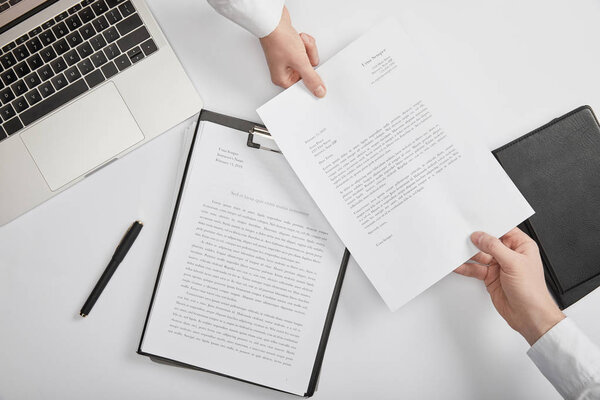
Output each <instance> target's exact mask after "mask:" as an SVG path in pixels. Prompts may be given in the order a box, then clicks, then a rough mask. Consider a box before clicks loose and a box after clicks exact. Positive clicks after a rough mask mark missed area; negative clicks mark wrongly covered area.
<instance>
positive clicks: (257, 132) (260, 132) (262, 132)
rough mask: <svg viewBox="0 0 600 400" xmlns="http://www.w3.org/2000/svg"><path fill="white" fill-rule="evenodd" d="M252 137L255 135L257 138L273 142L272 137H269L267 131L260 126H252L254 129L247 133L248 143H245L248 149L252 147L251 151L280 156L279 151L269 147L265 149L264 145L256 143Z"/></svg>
mask: <svg viewBox="0 0 600 400" xmlns="http://www.w3.org/2000/svg"><path fill="white" fill-rule="evenodd" d="M254 135H257V136H259V137H262V138H265V139H270V140H273V137H272V136H271V134H270V133H269V131H268V130H267V129H266V128H263V127H262V126H258V125H254V127H253V128H252V129H250V131H249V133H248V141H247V142H246V144H247V145H248V147H252V148H253V149H259V150H266V151H272V152H274V153H279V154H281V151H279V150H276V149H273V148H271V147H267V146H265V145H261V144H260V143H256V142H255V141H254Z"/></svg>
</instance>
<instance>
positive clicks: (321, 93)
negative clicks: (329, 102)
mask: <svg viewBox="0 0 600 400" xmlns="http://www.w3.org/2000/svg"><path fill="white" fill-rule="evenodd" d="M325 93H327V91H326V90H325V86H323V85H319V87H318V88H316V89H315V96H317V97H324V96H325Z"/></svg>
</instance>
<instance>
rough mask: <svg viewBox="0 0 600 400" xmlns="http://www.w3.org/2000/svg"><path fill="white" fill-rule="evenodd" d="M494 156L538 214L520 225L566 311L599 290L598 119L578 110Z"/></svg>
mask: <svg viewBox="0 0 600 400" xmlns="http://www.w3.org/2000/svg"><path fill="white" fill-rule="evenodd" d="M493 153H494V155H495V156H496V158H497V159H498V161H499V162H500V164H501V165H502V167H503V168H504V170H505V171H506V173H507V174H508V175H509V176H510V178H511V179H512V180H513V182H514V183H515V185H516V186H517V187H518V188H519V190H520V191H521V193H522V194H523V196H524V197H525V198H526V199H527V201H528V202H529V204H531V206H532V207H533V209H534V210H535V212H536V213H535V215H533V216H532V217H531V218H529V219H528V220H527V221H525V223H524V224H523V226H522V227H523V229H524V230H525V231H526V233H527V234H528V235H530V236H531V237H532V238H533V239H535V240H536V242H537V243H538V246H539V248H540V253H541V255H542V260H543V262H544V269H545V273H546V280H547V282H548V286H549V288H550V290H551V291H552V293H553V294H554V296H555V298H556V300H557V302H558V303H559V305H560V306H561V308H566V307H568V306H569V305H571V304H573V303H575V302H576V301H577V300H579V299H580V298H582V297H583V296H585V295H587V294H588V293H590V292H591V291H592V290H594V289H595V288H596V287H598V286H600V212H599V210H600V126H599V125H598V121H597V119H596V117H595V115H594V113H593V111H592V109H591V108H590V107H589V106H583V107H579V108H577V109H576V110H573V111H571V112H570V113H568V114H566V115H564V116H562V117H560V118H557V119H555V120H553V121H552V122H550V123H549V124H547V125H544V126H543V127H541V128H539V129H537V130H535V131H533V132H531V133H529V134H527V135H525V136H522V137H520V138H519V139H517V140H515V141H513V142H511V143H509V144H507V145H505V146H503V147H500V148H499V149H497V150H494V152H493Z"/></svg>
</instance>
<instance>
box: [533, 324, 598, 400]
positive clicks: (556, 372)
mask: <svg viewBox="0 0 600 400" xmlns="http://www.w3.org/2000/svg"><path fill="white" fill-rule="evenodd" d="M527 355H529V358H531V360H532V361H533V362H534V363H535V365H536V366H537V367H538V369H539V370H540V371H541V372H542V374H544V376H545V377H546V378H547V379H548V380H549V381H550V383H552V385H553V386H554V387H555V388H556V390H558V392H559V393H560V394H561V395H562V396H563V397H564V398H565V399H567V400H592V399H600V349H598V347H597V346H596V345H595V344H594V343H592V342H591V341H590V340H589V339H588V338H587V336H585V335H584V334H583V332H581V330H579V328H578V327H577V326H576V325H575V323H574V322H573V321H571V320H570V319H569V318H565V319H563V320H562V321H560V322H559V323H558V324H556V325H555V326H554V327H553V328H552V329H550V330H549V331H548V332H546V334H545V335H544V336H542V337H541V338H539V339H538V341H537V342H535V343H534V344H533V346H531V348H530V349H529V351H528V352H527Z"/></svg>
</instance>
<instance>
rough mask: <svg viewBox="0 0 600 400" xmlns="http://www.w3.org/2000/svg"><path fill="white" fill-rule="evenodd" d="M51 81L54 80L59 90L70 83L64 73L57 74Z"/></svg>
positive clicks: (55, 86)
mask: <svg viewBox="0 0 600 400" xmlns="http://www.w3.org/2000/svg"><path fill="white" fill-rule="evenodd" d="M50 82H52V84H53V85H54V88H55V89H56V91H57V92H58V91H59V90H60V89H62V88H64V87H65V86H67V85H68V84H69V82H68V81H67V78H65V76H64V75H63V74H60V75H56V76H55V77H54V78H52V79H50Z"/></svg>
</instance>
